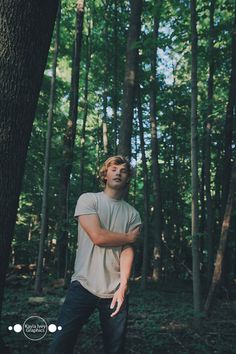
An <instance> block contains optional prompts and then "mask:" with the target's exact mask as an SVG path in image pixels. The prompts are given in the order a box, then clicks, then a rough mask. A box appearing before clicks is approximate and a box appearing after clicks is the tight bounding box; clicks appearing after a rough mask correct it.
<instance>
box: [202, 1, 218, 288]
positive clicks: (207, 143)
mask: <svg viewBox="0 0 236 354" xmlns="http://www.w3.org/2000/svg"><path fill="white" fill-rule="evenodd" d="M214 12H215V0H211V2H210V29H209V49H208V57H209V59H208V60H209V74H208V85H207V112H206V120H205V135H204V148H203V151H204V161H203V163H204V182H205V193H206V215H207V216H206V234H207V251H208V262H207V277H208V281H210V279H211V277H212V270H213V230H212V226H213V220H212V218H213V212H212V197H211V129H212V113H213V92H214V71H215V57H214V37H215V33H214V32H215V29H214Z"/></svg>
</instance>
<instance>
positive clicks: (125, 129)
mask: <svg viewBox="0 0 236 354" xmlns="http://www.w3.org/2000/svg"><path fill="white" fill-rule="evenodd" d="M130 4H131V15H130V26H129V32H128V41H127V51H126V66H125V78H124V89H123V107H122V120H121V126H120V137H119V140H120V141H119V146H118V153H119V154H121V155H124V156H126V157H128V158H129V159H130V157H131V136H132V121H133V108H134V97H135V83H136V75H137V60H138V48H137V41H138V39H139V34H140V29H141V12H142V0H131V1H130Z"/></svg>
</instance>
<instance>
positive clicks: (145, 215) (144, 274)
mask: <svg viewBox="0 0 236 354" xmlns="http://www.w3.org/2000/svg"><path fill="white" fill-rule="evenodd" d="M137 107H138V121H139V135H140V148H141V154H142V169H143V202H144V205H143V206H144V211H143V226H144V227H143V261H142V278H141V288H142V289H143V290H145V289H146V285H147V269H148V208H149V207H148V206H149V202H148V199H149V198H148V168H147V159H146V154H145V142H144V129H143V117H142V102H141V94H140V86H139V85H137Z"/></svg>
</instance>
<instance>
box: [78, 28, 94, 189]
mask: <svg viewBox="0 0 236 354" xmlns="http://www.w3.org/2000/svg"><path fill="white" fill-rule="evenodd" d="M91 42H92V38H91V24H90V23H89V24H88V35H87V37H86V71H85V83H84V116H83V126H82V133H81V147H80V150H81V158H80V189H79V190H80V192H79V194H82V193H83V191H84V163H85V138H86V123H87V116H88V84H89V70H90V63H91V54H92V52H91V45H92V44H91Z"/></svg>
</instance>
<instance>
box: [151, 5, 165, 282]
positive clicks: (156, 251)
mask: <svg viewBox="0 0 236 354" xmlns="http://www.w3.org/2000/svg"><path fill="white" fill-rule="evenodd" d="M161 6H162V0H159V2H158V4H155V5H154V11H155V14H154V26H153V49H152V54H151V75H150V123H151V148H152V177H153V196H154V215H153V225H154V247H153V274H152V278H153V280H158V279H159V278H160V276H161V233H162V202H161V174H160V165H159V161H158V160H159V148H158V139H157V107H156V100H157V39H158V31H159V25H160V15H161Z"/></svg>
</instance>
